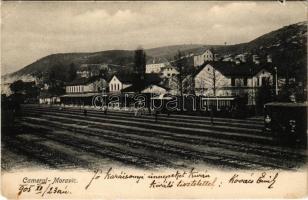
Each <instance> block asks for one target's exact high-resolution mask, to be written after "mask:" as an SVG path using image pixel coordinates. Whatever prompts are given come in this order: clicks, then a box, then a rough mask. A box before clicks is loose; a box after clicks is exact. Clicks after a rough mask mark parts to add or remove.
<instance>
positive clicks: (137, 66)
mask: <svg viewBox="0 0 308 200" xmlns="http://www.w3.org/2000/svg"><path fill="white" fill-rule="evenodd" d="M145 67H146V54H145V52H144V50H143V49H142V48H139V49H137V50H135V63H134V73H133V74H134V75H133V84H134V85H135V86H136V88H139V89H138V90H139V92H140V91H141V89H142V87H143V86H144V77H145Z"/></svg>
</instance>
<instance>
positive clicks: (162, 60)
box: [147, 57, 169, 65]
mask: <svg viewBox="0 0 308 200" xmlns="http://www.w3.org/2000/svg"><path fill="white" fill-rule="evenodd" d="M167 62H169V61H168V60H167V59H166V58H160V57H157V58H156V57H155V58H150V59H148V60H147V65H149V64H158V63H167Z"/></svg>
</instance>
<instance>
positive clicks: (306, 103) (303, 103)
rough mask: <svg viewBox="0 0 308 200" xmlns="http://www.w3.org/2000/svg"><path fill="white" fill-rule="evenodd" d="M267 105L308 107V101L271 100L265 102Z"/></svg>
mask: <svg viewBox="0 0 308 200" xmlns="http://www.w3.org/2000/svg"><path fill="white" fill-rule="evenodd" d="M265 106H277V107H308V102H307V101H306V102H302V103H292V102H271V103H267V104H265Z"/></svg>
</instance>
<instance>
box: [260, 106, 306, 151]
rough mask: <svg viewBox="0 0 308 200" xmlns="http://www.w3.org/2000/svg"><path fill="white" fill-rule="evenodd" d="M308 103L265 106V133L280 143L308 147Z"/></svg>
mask: <svg viewBox="0 0 308 200" xmlns="http://www.w3.org/2000/svg"><path fill="white" fill-rule="evenodd" d="M307 111H308V103H307V102H305V103H279V102H272V103H267V104H266V105H265V115H264V116H265V117H264V121H265V131H266V132H268V133H270V134H271V135H272V136H273V137H274V138H275V139H276V140H277V141H278V142H279V143H281V144H283V145H287V146H296V147H304V148H306V147H307V134H308V132H307Z"/></svg>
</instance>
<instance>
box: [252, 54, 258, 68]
mask: <svg viewBox="0 0 308 200" xmlns="http://www.w3.org/2000/svg"><path fill="white" fill-rule="evenodd" d="M252 62H254V63H255V64H257V65H258V64H260V60H259V56H258V55H255V54H254V55H252Z"/></svg>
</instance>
